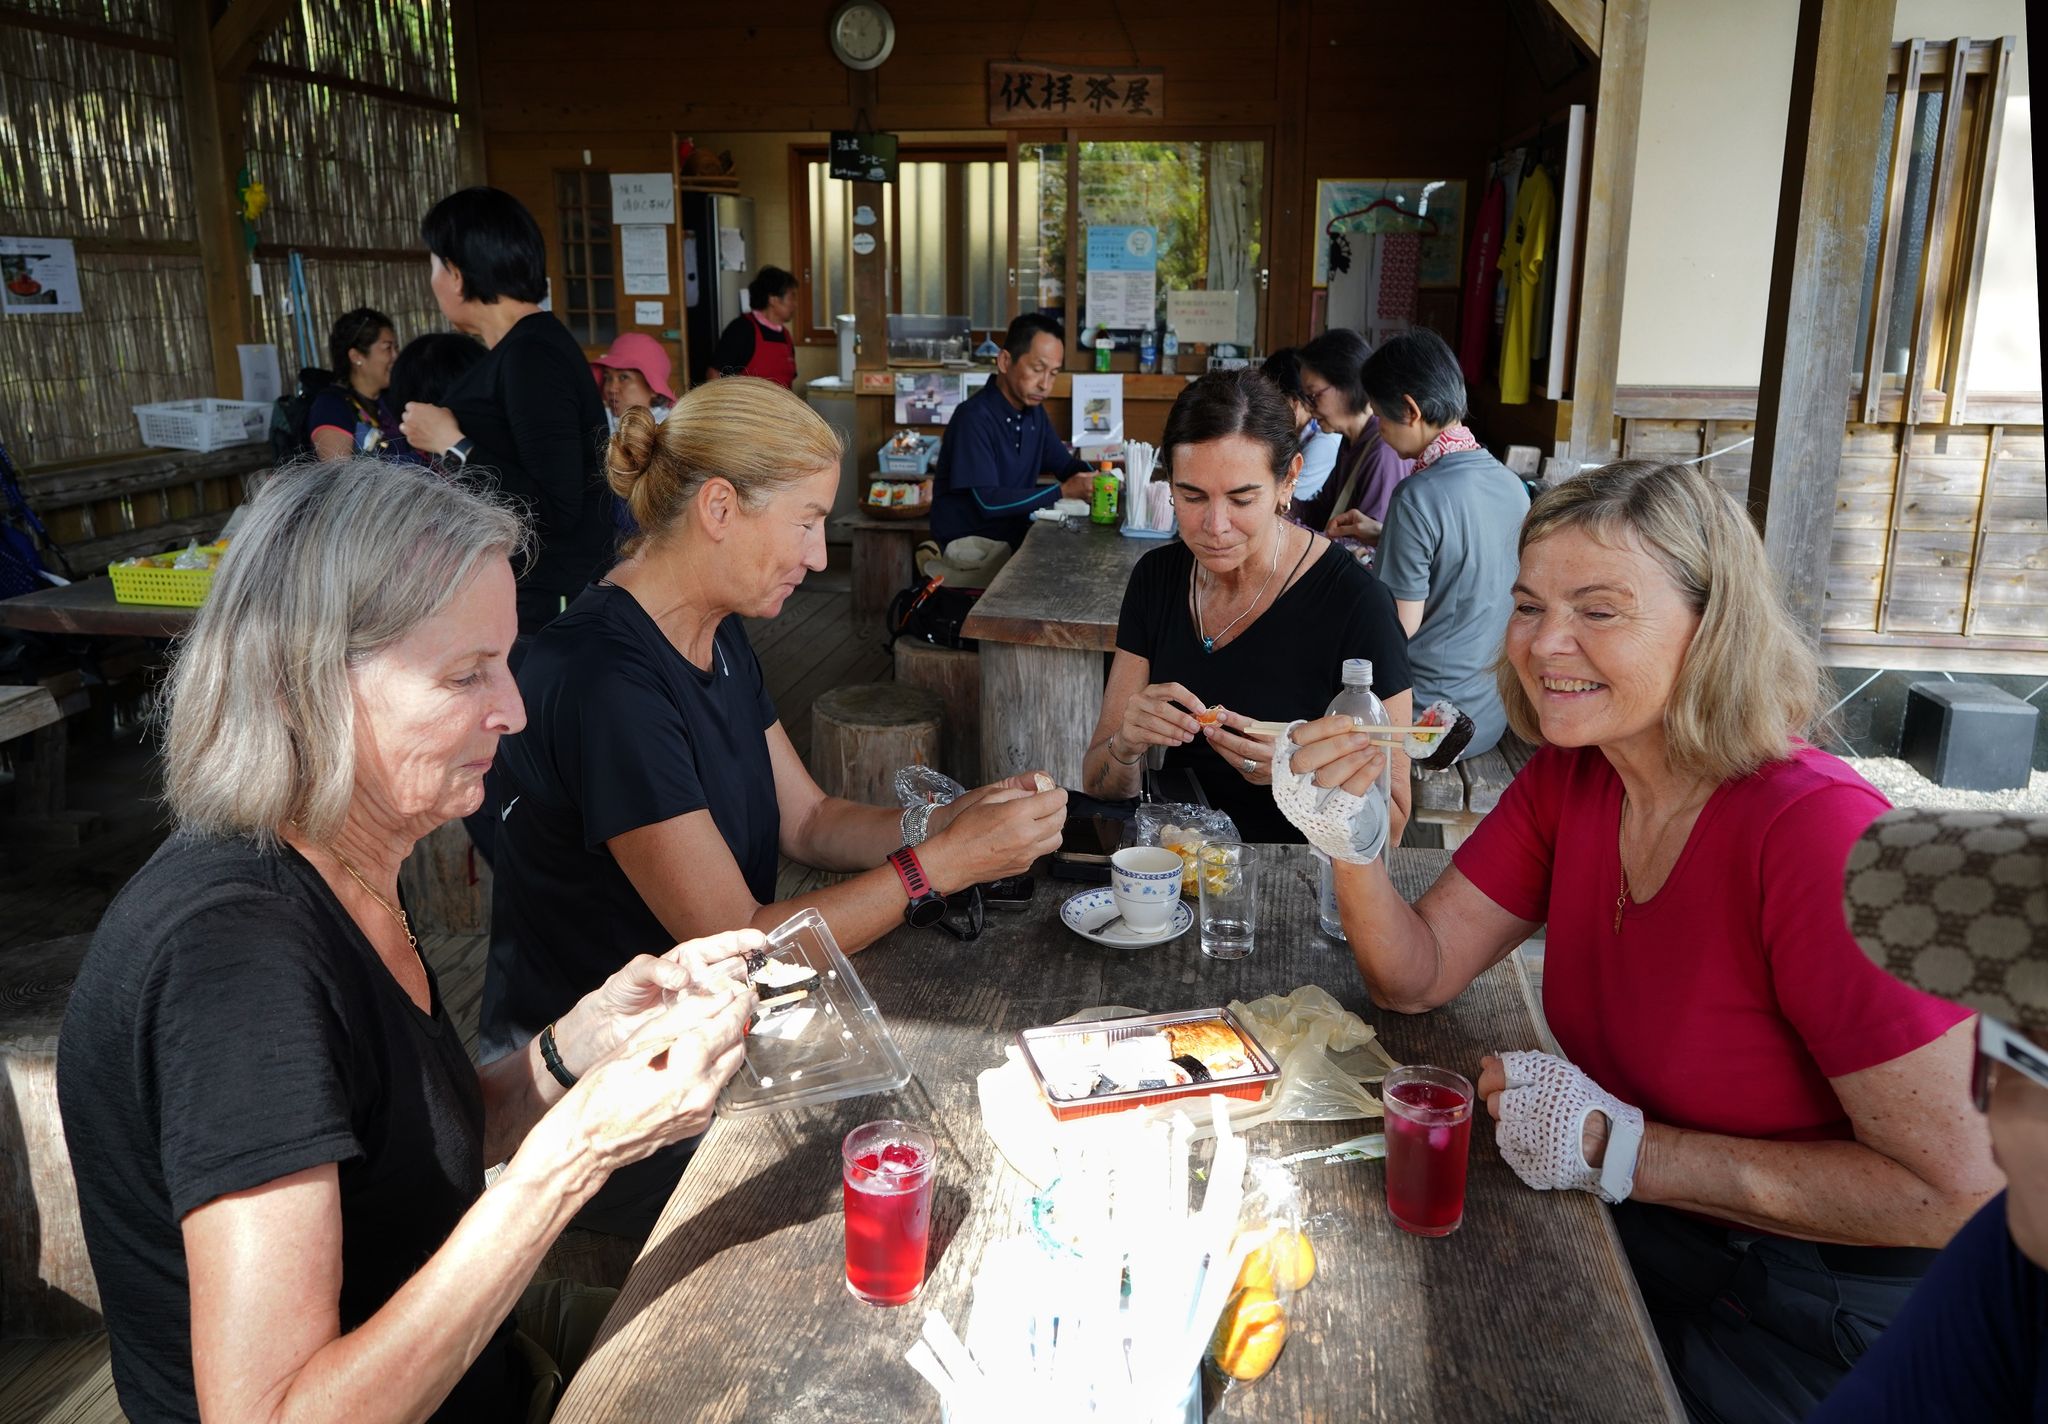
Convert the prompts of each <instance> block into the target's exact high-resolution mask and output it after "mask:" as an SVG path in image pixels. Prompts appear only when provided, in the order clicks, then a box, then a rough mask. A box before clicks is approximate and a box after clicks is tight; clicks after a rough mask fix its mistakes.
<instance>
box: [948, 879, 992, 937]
mask: <svg viewBox="0 0 2048 1424" xmlns="http://www.w3.org/2000/svg"><path fill="white" fill-rule="evenodd" d="M987 922H988V913H987V908H986V906H985V905H984V903H983V901H982V897H981V887H980V886H979V885H970V886H969V887H968V888H967V889H966V890H965V891H963V892H962V893H960V894H958V895H948V896H947V897H946V913H945V914H944V915H943V916H941V917H940V918H939V921H938V926H939V928H940V929H942V930H944V931H945V932H946V933H947V934H949V935H951V936H953V938H954V939H957V940H961V941H963V942H964V943H968V944H972V943H973V942H974V941H975V940H977V939H980V938H981V931H982V926H983V925H985V924H986V923H987Z"/></svg>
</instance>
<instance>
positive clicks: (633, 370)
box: [590, 331, 676, 430]
mask: <svg viewBox="0 0 2048 1424" xmlns="http://www.w3.org/2000/svg"><path fill="white" fill-rule="evenodd" d="M590 374H591V375H593V376H595V377H597V384H598V388H599V389H600V390H602V391H603V392H604V408H605V413H606V414H607V415H608V416H609V417H610V419H611V426H612V429H613V430H617V429H618V428H619V417H620V416H622V415H624V414H625V413H626V412H627V411H629V410H631V409H632V408H633V407H634V406H636V405H644V406H646V407H647V408H648V409H649V410H651V411H653V412H654V419H655V421H656V422H657V423H659V422H660V421H661V420H662V419H663V418H664V417H666V416H667V415H668V413H669V411H670V409H671V408H673V407H674V405H675V403H676V393H675V391H674V389H673V388H671V387H670V385H669V357H668V348H667V347H665V346H663V345H662V344H661V343H660V342H659V341H656V340H655V339H654V338H653V337H651V336H648V335H646V334H645V333H643V332H638V331H629V332H627V333H626V334H625V335H624V336H621V337H619V338H618V339H617V340H616V341H614V342H612V347H611V350H609V351H607V352H605V353H604V355H602V356H600V357H598V358H597V359H596V360H595V361H592V362H591V363H590Z"/></svg>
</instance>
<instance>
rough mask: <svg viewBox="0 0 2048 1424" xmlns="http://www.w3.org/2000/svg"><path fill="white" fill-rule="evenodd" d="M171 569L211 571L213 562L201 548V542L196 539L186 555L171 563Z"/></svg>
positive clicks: (187, 549) (183, 554)
mask: <svg viewBox="0 0 2048 1424" xmlns="http://www.w3.org/2000/svg"><path fill="white" fill-rule="evenodd" d="M171 567H172V568H174V569H210V568H212V567H213V560H212V559H210V558H208V557H207V554H206V550H204V549H202V548H200V547H199V541H198V540H197V539H194V540H193V541H192V543H191V544H190V545H189V546H188V547H187V548H186V550H185V552H184V553H182V554H180V555H178V557H177V558H175V559H173V560H172V561H171Z"/></svg>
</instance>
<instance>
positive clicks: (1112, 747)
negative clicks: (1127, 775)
mask: <svg viewBox="0 0 2048 1424" xmlns="http://www.w3.org/2000/svg"><path fill="white" fill-rule="evenodd" d="M1102 749H1103V750H1104V751H1106V752H1108V753H1109V759H1110V760H1111V761H1113V762H1115V763H1116V764H1117V765H1118V766H1136V765H1137V764H1138V763H1139V762H1141V761H1143V760H1144V759H1145V749H1144V748H1143V747H1139V748H1138V754H1137V755H1136V756H1134V757H1132V758H1131V759H1130V760H1129V761H1125V760H1124V759H1123V758H1122V757H1120V756H1118V755H1117V754H1116V733H1114V732H1111V733H1110V734H1109V740H1108V741H1106V742H1104V743H1103V744H1102Z"/></svg>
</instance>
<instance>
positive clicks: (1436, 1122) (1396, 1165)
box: [1380, 1067, 1473, 1236]
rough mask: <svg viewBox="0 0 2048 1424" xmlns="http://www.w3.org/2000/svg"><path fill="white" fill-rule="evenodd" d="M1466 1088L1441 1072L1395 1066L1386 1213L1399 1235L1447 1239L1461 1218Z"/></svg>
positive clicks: (1468, 1131)
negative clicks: (1399, 1232)
mask: <svg viewBox="0 0 2048 1424" xmlns="http://www.w3.org/2000/svg"><path fill="white" fill-rule="evenodd" d="M1472 1096H1473V1095H1472V1085H1471V1084H1470V1083H1468V1082H1467V1081H1465V1079H1463V1078H1461V1077H1459V1076H1458V1075H1457V1074H1456V1073H1452V1072H1448V1071H1446V1070H1445V1069H1442V1068H1423V1067H1408V1068H1396V1069H1395V1070H1394V1071H1393V1072H1391V1073H1389V1074H1388V1075H1387V1080H1386V1082H1385V1083H1383V1084H1381V1085H1380V1097H1381V1099H1382V1100H1383V1101H1384V1102H1385V1104H1386V1108H1387V1116H1386V1127H1387V1211H1388V1213H1389V1214H1390V1215H1391V1216H1392V1217H1393V1218H1394V1222H1395V1224H1396V1225H1397V1226H1399V1227H1400V1228H1401V1229H1402V1230H1403V1231H1412V1232H1414V1233H1415V1234H1416V1235H1417V1236H1448V1235H1450V1234H1451V1233H1452V1232H1453V1231H1456V1230H1457V1229H1458V1225H1459V1223H1461V1222H1462V1221H1464V1219H1465V1157H1466V1152H1467V1149H1468V1148H1469V1147H1470V1146H1471V1142H1472Z"/></svg>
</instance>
